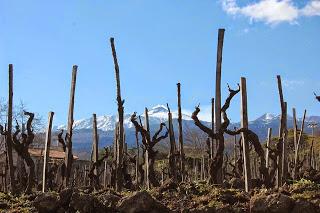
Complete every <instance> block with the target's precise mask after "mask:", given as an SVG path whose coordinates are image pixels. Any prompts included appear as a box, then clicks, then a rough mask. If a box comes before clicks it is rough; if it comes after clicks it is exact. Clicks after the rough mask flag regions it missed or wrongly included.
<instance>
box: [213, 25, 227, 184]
mask: <svg viewBox="0 0 320 213" xmlns="http://www.w3.org/2000/svg"><path fill="white" fill-rule="evenodd" d="M224 31H225V30H224V29H219V33H218V47H217V64H216V91H215V92H216V97H215V116H216V117H215V124H216V132H218V130H219V129H220V127H221V65H222V49H223V38H224ZM222 142H223V141H219V140H217V144H219V143H222ZM217 183H222V169H219V170H218V175H217Z"/></svg>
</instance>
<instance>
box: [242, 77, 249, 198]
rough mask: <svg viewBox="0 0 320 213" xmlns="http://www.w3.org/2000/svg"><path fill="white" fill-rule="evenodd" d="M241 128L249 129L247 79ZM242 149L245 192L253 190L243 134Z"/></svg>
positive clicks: (244, 87) (247, 151)
mask: <svg viewBox="0 0 320 213" xmlns="http://www.w3.org/2000/svg"><path fill="white" fill-rule="evenodd" d="M240 87H241V128H248V108H247V86H246V79H245V78H243V77H242V78H241V80H240ZM241 137H242V147H243V158H244V159H243V163H244V168H243V169H244V180H245V191H246V192H249V191H250V190H251V171H250V168H251V167H250V156H249V154H250V153H249V144H248V140H247V138H246V135H245V134H244V133H241Z"/></svg>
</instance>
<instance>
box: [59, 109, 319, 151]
mask: <svg viewBox="0 0 320 213" xmlns="http://www.w3.org/2000/svg"><path fill="white" fill-rule="evenodd" d="M148 115H149V122H150V129H151V131H155V130H156V129H158V128H159V124H160V123H161V122H167V117H168V109H167V107H166V106H164V105H157V106H154V107H152V108H151V109H150V110H149V113H148ZM130 116H131V114H126V115H125V116H124V128H125V134H126V142H127V143H128V145H129V146H134V145H135V129H134V127H133V124H132V123H131V121H130ZM140 116H142V118H144V115H143V114H141V115H140ZM172 117H173V124H174V130H175V131H177V130H178V128H177V125H178V122H177V118H178V113H177V112H176V111H173V112H172ZM182 118H183V127H184V128H186V127H188V128H189V129H195V130H196V131H200V130H199V128H198V127H196V126H195V125H194V122H193V120H192V119H191V116H190V115H187V114H183V116H182ZM142 120H143V119H142ZM116 121H117V116H116V115H110V116H108V115H105V116H97V127H98V130H99V145H100V146H101V147H102V146H106V145H111V144H112V143H113V135H114V131H113V130H114V128H115V124H116ZM287 121H288V128H292V127H293V118H292V116H290V115H288V116H287ZM297 121H298V125H299V128H300V125H301V122H302V118H298V119H297ZM202 122H203V124H204V125H207V126H211V123H210V122H206V121H202ZM311 122H318V123H320V116H308V117H306V128H305V132H307V133H310V132H311V130H310V128H307V125H308V124H309V123H311ZM279 123H280V115H274V114H271V113H265V114H263V115H262V116H260V117H258V118H257V119H255V120H252V121H250V122H249V128H250V129H251V130H252V131H254V132H255V133H256V134H257V135H258V136H259V139H260V141H264V140H265V139H266V137H267V129H268V128H272V130H273V131H272V134H273V135H277V134H278V131H279V130H278V129H279ZM239 126H240V123H239V122H237V123H231V124H230V126H229V128H230V129H232V128H234V127H239ZM73 128H74V134H73V142H74V143H73V145H74V149H75V151H76V150H82V151H85V152H86V151H88V150H89V151H90V150H91V143H92V118H87V119H81V120H76V121H74V126H73ZM58 129H66V125H60V126H58V127H56V128H55V130H58ZM175 136H176V137H177V136H178V134H177V133H176V134H175ZM226 137H228V136H227V135H226Z"/></svg>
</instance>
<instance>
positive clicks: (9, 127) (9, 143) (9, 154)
mask: <svg viewBox="0 0 320 213" xmlns="http://www.w3.org/2000/svg"><path fill="white" fill-rule="evenodd" d="M12 106H13V65H12V64H9V94H8V119H7V134H6V139H7V140H6V144H7V160H8V170H9V182H10V187H9V189H10V191H11V193H12V194H15V193H16V186H15V180H14V167H13V157H12Z"/></svg>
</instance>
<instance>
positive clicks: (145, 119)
mask: <svg viewBox="0 0 320 213" xmlns="http://www.w3.org/2000/svg"><path fill="white" fill-rule="evenodd" d="M144 128H145V130H147V131H148V132H149V134H150V126H149V115H148V108H147V107H146V108H145V109H144ZM145 181H146V186H147V189H148V190H149V189H150V181H149V152H148V148H147V147H146V151H145Z"/></svg>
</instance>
